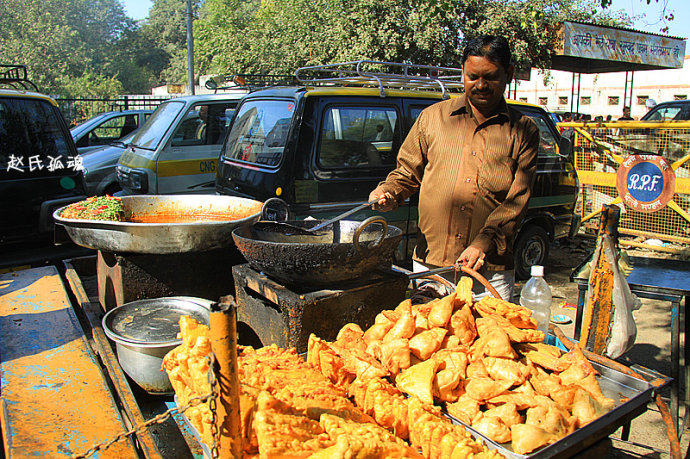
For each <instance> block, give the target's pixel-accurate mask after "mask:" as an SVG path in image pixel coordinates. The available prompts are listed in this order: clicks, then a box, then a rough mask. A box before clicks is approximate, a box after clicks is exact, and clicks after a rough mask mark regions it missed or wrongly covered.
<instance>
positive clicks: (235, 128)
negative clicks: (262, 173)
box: [223, 100, 295, 166]
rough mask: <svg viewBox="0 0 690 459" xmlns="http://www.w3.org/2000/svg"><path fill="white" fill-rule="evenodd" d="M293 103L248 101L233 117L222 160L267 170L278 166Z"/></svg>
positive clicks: (292, 111) (286, 135) (290, 119)
mask: <svg viewBox="0 0 690 459" xmlns="http://www.w3.org/2000/svg"><path fill="white" fill-rule="evenodd" d="M294 107H295V103H294V102H292V101H284V100H255V101H248V102H246V103H244V104H242V106H241V107H240V109H239V112H238V113H237V114H236V115H235V116H236V119H235V122H234V123H232V129H231V130H230V134H228V141H227V142H226V144H225V150H224V152H223V156H224V157H226V158H229V159H236V160H240V161H248V162H252V163H257V164H263V165H266V166H275V165H277V164H278V163H279V162H280V159H281V158H282V156H283V150H284V149H285V143H286V142H287V138H288V131H289V129H290V123H291V121H292V115H293V113H294Z"/></svg>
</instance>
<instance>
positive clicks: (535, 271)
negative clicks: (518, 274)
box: [530, 265, 544, 277]
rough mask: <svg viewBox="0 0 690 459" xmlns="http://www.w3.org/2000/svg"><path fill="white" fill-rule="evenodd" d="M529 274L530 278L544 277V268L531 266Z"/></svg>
mask: <svg viewBox="0 0 690 459" xmlns="http://www.w3.org/2000/svg"><path fill="white" fill-rule="evenodd" d="M530 274H531V275H532V276H539V277H544V267H543V266H540V265H532V268H531V271H530Z"/></svg>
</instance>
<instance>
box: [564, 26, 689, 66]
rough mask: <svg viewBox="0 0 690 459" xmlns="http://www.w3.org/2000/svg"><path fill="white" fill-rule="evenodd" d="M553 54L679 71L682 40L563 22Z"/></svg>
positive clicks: (682, 57)
mask: <svg viewBox="0 0 690 459" xmlns="http://www.w3.org/2000/svg"><path fill="white" fill-rule="evenodd" d="M561 40H562V41H561V43H560V44H559V45H560V46H558V48H559V49H558V50H557V52H556V54H558V55H561V56H567V57H574V58H586V59H596V60H601V61H615V62H627V63H634V64H640V65H645V66H653V67H655V68H668V69H679V68H683V61H684V59H685V40H682V39H679V38H673V37H668V36H663V35H656V34H650V33H644V32H636V31H634V30H628V29H620V28H614V27H606V26H597V25H593V24H583V23H579V22H569V21H565V22H564V23H563V29H562V36H561Z"/></svg>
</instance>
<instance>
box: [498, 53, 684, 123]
mask: <svg viewBox="0 0 690 459" xmlns="http://www.w3.org/2000/svg"><path fill="white" fill-rule="evenodd" d="M689 64H690V55H688V56H685V59H684V64H683V68H680V69H668V70H638V71H635V72H628V73H627V75H626V72H612V73H594V74H586V73H582V74H573V73H571V72H563V71H559V70H551V71H550V76H549V77H548V78H547V82H546V83H545V82H544V73H543V72H541V71H539V70H536V69H532V71H531V74H530V79H529V81H526V80H516V83H515V84H512V85H511V86H510V88H509V90H510V94H509V97H510V98H511V99H516V100H520V101H524V102H529V103H531V104H535V105H540V106H542V107H544V108H545V109H547V110H549V111H552V112H556V113H562V112H569V111H577V112H579V113H584V114H589V115H591V117H592V119H594V117H595V116H597V115H602V116H603V117H604V118H606V115H609V114H610V115H611V116H612V118H613V119H614V120H616V119H618V118H619V117H620V116H622V114H623V106H624V103H626V104H627V105H630V108H631V114H632V117H633V118H635V119H640V118H641V117H642V116H643V115H644V114H645V113H647V107H646V105H645V104H646V102H647V99H654V100H655V101H656V102H657V103H659V102H666V101H670V100H685V99H688V98H690V65H689ZM573 77H574V78H573ZM578 80H579V82H578ZM626 81H627V89H628V91H627V94H628V96H629V94H630V85H631V84H632V101H629V100H628V101H626V100H624V99H625V94H626ZM578 84H579V107H578V99H577V98H578ZM573 87H574V88H573ZM571 103H572V105H571Z"/></svg>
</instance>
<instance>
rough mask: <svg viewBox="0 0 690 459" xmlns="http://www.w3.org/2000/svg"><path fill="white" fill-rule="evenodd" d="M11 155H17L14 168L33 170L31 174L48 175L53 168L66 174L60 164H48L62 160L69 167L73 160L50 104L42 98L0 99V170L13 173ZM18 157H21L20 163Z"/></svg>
mask: <svg viewBox="0 0 690 459" xmlns="http://www.w3.org/2000/svg"><path fill="white" fill-rule="evenodd" d="M10 155H12V156H13V157H14V158H15V161H14V162H15V167H16V168H19V169H21V170H22V171H30V172H31V174H32V175H31V177H36V176H45V175H49V174H50V169H52V170H53V171H56V172H57V173H61V172H62V173H64V171H61V170H59V169H61V168H59V167H58V169H55V168H54V167H50V166H49V165H50V164H51V163H52V164H53V165H55V164H57V163H56V162H59V163H60V164H61V165H62V168H66V167H67V165H68V163H69V161H70V160H73V158H71V157H70V150H69V146H68V144H67V142H66V141H65V135H64V133H63V131H62V129H61V127H60V124H59V122H58V117H57V116H55V113H54V112H53V108H52V106H51V105H50V104H48V103H47V102H45V101H42V100H32V99H0V167H1V169H0V170H2V171H3V172H5V173H8V172H10V175H12V173H11V171H8V165H9V164H10ZM17 159H21V160H22V161H21V164H19V163H17ZM15 167H13V168H11V169H15ZM15 172H18V171H16V170H15ZM19 174H20V175H21V174H22V173H19ZM3 175H6V174H3ZM15 175H16V174H15Z"/></svg>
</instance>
